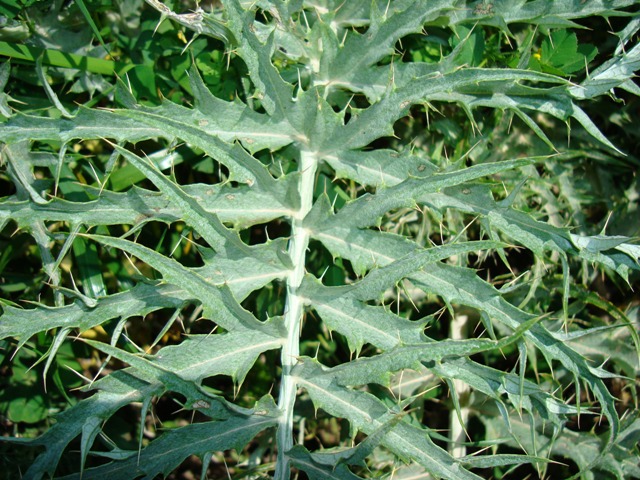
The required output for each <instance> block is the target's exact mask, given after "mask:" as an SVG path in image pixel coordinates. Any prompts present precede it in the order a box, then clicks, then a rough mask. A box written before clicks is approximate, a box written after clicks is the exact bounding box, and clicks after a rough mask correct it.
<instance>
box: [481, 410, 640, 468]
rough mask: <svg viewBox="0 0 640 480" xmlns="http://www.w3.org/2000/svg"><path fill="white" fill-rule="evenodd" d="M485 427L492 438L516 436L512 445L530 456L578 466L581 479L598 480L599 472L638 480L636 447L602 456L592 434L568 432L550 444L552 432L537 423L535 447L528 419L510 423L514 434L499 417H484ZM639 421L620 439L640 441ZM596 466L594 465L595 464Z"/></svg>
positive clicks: (515, 418)
mask: <svg viewBox="0 0 640 480" xmlns="http://www.w3.org/2000/svg"><path fill="white" fill-rule="evenodd" d="M481 420H482V421H483V423H484V424H485V425H486V426H487V428H488V429H490V431H491V433H492V434H493V435H497V436H503V437H504V436H509V433H511V434H512V435H513V437H512V438H513V440H512V441H511V442H509V443H510V444H511V445H513V446H516V444H517V445H518V447H517V448H522V447H524V448H525V450H526V451H527V452H531V453H532V454H533V452H536V453H535V454H536V455H537V456H543V455H545V456H548V455H555V456H558V457H560V458H563V457H564V458H567V459H570V460H572V461H573V462H575V463H576V464H577V465H578V467H579V468H580V469H582V470H583V471H582V475H583V476H584V478H586V479H589V480H597V479H598V478H601V477H599V474H597V473H596V472H598V471H600V472H602V474H604V472H606V473H608V474H610V475H613V477H614V478H616V479H618V480H625V479H628V478H634V477H638V476H639V475H640V468H639V467H638V462H637V458H638V457H637V454H636V453H635V452H634V451H633V450H634V447H635V445H629V444H625V443H620V442H617V443H616V444H614V446H613V447H612V448H611V449H609V451H607V452H606V453H604V455H603V454H602V453H603V441H602V439H600V438H599V437H598V436H596V435H594V434H593V433H592V432H576V431H571V430H565V431H564V432H563V435H561V436H558V437H557V438H555V440H554V441H551V438H550V437H551V435H550V432H548V431H545V429H544V426H543V423H542V422H539V421H537V420H536V421H535V428H536V430H537V432H536V445H534V444H533V443H532V441H531V435H530V429H531V424H530V423H529V417H528V416H524V417H523V418H520V417H519V416H516V415H513V416H511V419H510V424H511V432H507V431H506V430H505V427H504V423H503V422H502V421H501V420H500V419H499V418H497V417H491V416H489V415H484V416H482V417H481ZM637 428H638V420H635V422H633V421H632V422H628V424H627V425H625V428H624V429H623V430H622V432H621V436H620V438H621V439H624V438H627V437H628V436H629V435H631V436H633V435H634V434H635V439H636V441H637V439H638V437H637ZM594 460H596V463H595V464H593V461H594ZM587 468H591V469H594V470H595V472H594V471H592V470H591V471H590V470H587Z"/></svg>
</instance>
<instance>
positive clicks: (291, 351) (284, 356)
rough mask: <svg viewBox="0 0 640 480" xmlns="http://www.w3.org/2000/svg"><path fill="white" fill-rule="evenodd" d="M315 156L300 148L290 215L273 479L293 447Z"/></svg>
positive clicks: (282, 475) (281, 476) (284, 468)
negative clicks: (295, 201)
mask: <svg viewBox="0 0 640 480" xmlns="http://www.w3.org/2000/svg"><path fill="white" fill-rule="evenodd" d="M317 163H318V162H317V158H316V155H315V153H314V152H308V151H302V152H301V156H300V168H299V170H298V171H299V174H300V178H299V181H298V182H299V183H298V186H299V190H298V191H299V192H300V209H299V210H298V213H297V214H296V216H295V217H294V218H293V222H292V229H291V240H290V242H289V255H290V257H291V261H292V263H293V265H294V269H293V270H292V271H291V273H290V274H289V278H288V279H287V302H286V305H285V313H284V321H285V326H286V328H287V340H286V342H285V344H284V346H283V348H282V353H281V363H282V381H281V384H280V395H279V397H278V407H279V408H280V411H281V417H280V425H279V427H278V434H277V443H278V462H277V465H276V472H275V477H274V478H275V479H276V480H288V479H289V477H290V467H289V458H288V457H287V455H286V453H287V451H288V450H290V449H291V448H292V447H293V409H294V405H295V401H296V389H297V385H296V381H295V379H294V378H293V377H292V376H291V369H292V368H293V366H294V365H295V363H296V361H297V358H298V356H299V355H300V325H301V323H302V316H303V314H304V311H303V308H304V305H303V301H302V299H301V298H300V297H299V296H298V288H299V287H300V284H301V283H302V278H303V277H304V272H305V268H304V265H305V259H306V252H307V247H308V245H309V232H308V231H307V230H305V229H304V227H303V220H304V217H305V216H306V215H307V213H309V210H311V205H312V203H313V190H314V188H313V187H314V181H315V175H316V166H317Z"/></svg>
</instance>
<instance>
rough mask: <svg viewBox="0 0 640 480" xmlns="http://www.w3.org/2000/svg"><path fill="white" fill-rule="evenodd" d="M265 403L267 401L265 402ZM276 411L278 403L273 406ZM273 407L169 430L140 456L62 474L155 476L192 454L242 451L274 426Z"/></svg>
mask: <svg viewBox="0 0 640 480" xmlns="http://www.w3.org/2000/svg"><path fill="white" fill-rule="evenodd" d="M263 403H266V402H263ZM272 409H273V410H275V405H273V407H272ZM273 410H263V411H264V412H266V413H265V414H262V415H252V416H250V417H241V416H236V417H231V418H229V419H227V420H223V421H218V422H203V423H194V424H191V425H187V426H186V427H180V428H175V429H172V430H169V431H168V432H166V433H165V434H163V435H162V436H160V437H159V438H158V439H157V440H155V441H153V442H151V444H150V445H149V446H148V447H146V448H144V449H143V450H142V452H141V453H140V459H139V461H138V457H137V456H136V455H132V456H130V457H128V458H126V459H124V460H122V461H119V462H112V463H107V464H106V465H103V466H100V467H95V468H90V469H88V470H85V471H84V472H83V474H82V476H80V475H70V476H65V477H60V478H61V480H62V479H68V480H71V479H76V478H82V479H83V480H89V479H104V478H105V476H108V478H110V479H114V480H116V479H122V480H130V479H131V478H136V477H138V476H141V475H144V476H145V478H149V479H151V478H154V477H155V476H156V475H159V474H162V475H163V476H166V475H168V474H169V473H171V472H172V471H173V470H174V469H175V468H177V467H178V465H180V463H181V462H182V461H183V460H184V459H185V458H187V457H188V456H189V455H194V454H195V455H199V456H204V455H206V454H207V453H210V452H215V451H221V450H229V449H232V448H234V449H236V450H238V451H240V450H241V449H242V448H243V447H244V446H245V445H246V444H247V443H248V442H249V441H250V440H251V439H252V438H254V437H255V436H256V435H257V434H258V433H259V432H261V431H262V430H264V429H266V428H269V427H272V426H275V424H276V423H277V418H276V416H275V415H274V413H273Z"/></svg>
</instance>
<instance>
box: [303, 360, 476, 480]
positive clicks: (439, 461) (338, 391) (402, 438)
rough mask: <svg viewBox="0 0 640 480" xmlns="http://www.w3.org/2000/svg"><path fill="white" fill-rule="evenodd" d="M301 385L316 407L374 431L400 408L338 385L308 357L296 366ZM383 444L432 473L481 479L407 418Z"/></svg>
mask: <svg viewBox="0 0 640 480" xmlns="http://www.w3.org/2000/svg"><path fill="white" fill-rule="evenodd" d="M294 375H295V379H296V382H297V384H298V386H300V387H303V388H304V389H305V390H307V392H308V393H309V396H310V397H311V399H312V400H313V402H314V405H315V406H316V407H317V408H322V409H323V410H325V411H326V412H327V413H330V414H331V415H333V416H336V417H342V418H348V419H349V422H350V423H351V425H352V427H353V428H356V429H358V430H361V431H363V432H364V433H367V434H372V433H374V432H375V430H376V429H378V428H379V427H381V426H383V425H384V423H385V421H386V420H388V418H387V417H392V416H394V415H395V414H397V413H399V412H392V411H390V410H389V409H388V408H387V407H386V406H385V405H384V403H383V402H382V401H381V400H379V399H377V398H376V397H374V396H373V395H371V394H369V393H366V392H360V391H357V390H351V389H347V388H344V387H340V386H338V385H336V384H335V383H334V382H333V381H332V378H331V376H328V375H323V374H322V370H321V367H320V366H319V365H317V364H315V363H314V361H313V360H312V359H311V358H305V359H304V361H303V362H302V363H301V364H299V365H298V366H297V367H296V368H295V370H294ZM382 444H383V445H384V446H386V447H387V448H388V449H390V450H391V451H393V452H394V453H395V454H396V455H398V456H399V457H400V458H404V459H406V460H408V461H413V462H417V463H419V464H420V465H422V466H424V467H425V468H427V469H428V470H429V471H430V472H431V473H432V474H434V475H436V476H439V477H441V478H446V479H455V480H458V479H460V480H466V479H468V480H472V479H473V480H478V479H479V478H480V477H478V476H477V475H474V474H473V473H471V472H469V471H467V470H465V469H464V468H463V467H461V466H460V464H459V463H458V462H457V461H456V460H455V459H454V458H452V457H451V456H450V455H449V454H448V453H447V452H446V451H445V450H442V449H441V448H440V447H438V446H437V445H435V444H434V443H433V442H432V441H431V439H430V438H429V435H428V432H427V431H425V430H422V429H420V428H417V427H413V426H410V425H409V424H407V423H405V422H399V423H398V424H397V425H396V426H395V427H394V428H393V429H392V430H391V431H390V432H389V433H388V434H386V435H385V436H384V438H383V439H382Z"/></svg>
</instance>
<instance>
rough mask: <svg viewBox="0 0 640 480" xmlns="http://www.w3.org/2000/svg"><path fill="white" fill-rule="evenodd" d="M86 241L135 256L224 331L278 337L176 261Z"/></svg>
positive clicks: (133, 246)
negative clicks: (187, 296)
mask: <svg viewBox="0 0 640 480" xmlns="http://www.w3.org/2000/svg"><path fill="white" fill-rule="evenodd" d="M87 237H88V238H91V239H93V240H96V241H98V242H100V243H101V244H102V245H105V246H108V247H115V248H118V249H121V250H124V251H125V252H128V253H130V254H132V255H135V256H136V257H138V258H139V259H140V260H142V261H144V262H145V263H147V264H148V265H149V266H151V267H153V268H154V269H156V270H158V271H159V272H160V273H162V275H163V277H164V278H165V280H166V281H167V282H169V283H172V284H174V285H180V287H181V288H184V289H185V290H187V291H188V292H189V293H190V294H191V295H193V296H195V298H198V299H200V301H201V302H202V306H203V308H204V316H205V317H206V318H209V319H210V320H213V321H214V322H216V323H217V324H219V325H220V326H222V327H224V328H225V329H227V330H233V329H236V328H237V329H249V330H254V329H255V330H260V331H271V332H273V334H274V335H276V336H277V335H278V334H277V327H274V324H273V323H270V324H263V323H261V322H260V321H258V320H257V319H256V318H255V317H254V316H253V315H252V314H251V313H250V312H248V311H247V310H245V309H243V308H242V307H241V306H240V304H239V303H238V301H237V300H236V299H235V298H234V296H233V293H232V292H231V290H230V289H229V287H227V286H226V285H216V284H215V283H213V282H212V281H210V280H208V279H207V278H205V277H203V276H202V275H200V274H198V273H196V272H195V271H194V270H193V269H189V268H187V267H184V266H183V265H181V264H180V263H178V262H177V261H175V260H172V259H169V258H167V257H165V256H164V255H162V254H160V253H158V252H155V251H153V250H151V249H149V248H147V247H145V246H143V245H140V244H137V243H134V242H131V241H128V240H123V239H121V238H113V237H106V236H102V235H87ZM274 328H275V329H274Z"/></svg>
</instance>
